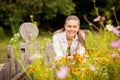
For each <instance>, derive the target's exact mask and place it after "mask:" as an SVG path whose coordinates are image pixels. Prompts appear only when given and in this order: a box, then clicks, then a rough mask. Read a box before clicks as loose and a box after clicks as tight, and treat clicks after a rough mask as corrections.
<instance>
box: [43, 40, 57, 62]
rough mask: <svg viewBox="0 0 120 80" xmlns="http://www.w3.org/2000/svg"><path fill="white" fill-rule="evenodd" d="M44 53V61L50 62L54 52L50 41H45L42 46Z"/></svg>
mask: <svg viewBox="0 0 120 80" xmlns="http://www.w3.org/2000/svg"><path fill="white" fill-rule="evenodd" d="M44 53H45V59H46V62H49V63H51V64H52V63H53V59H54V56H55V53H54V50H53V46H52V43H51V42H50V41H47V43H46V46H45V48H44Z"/></svg>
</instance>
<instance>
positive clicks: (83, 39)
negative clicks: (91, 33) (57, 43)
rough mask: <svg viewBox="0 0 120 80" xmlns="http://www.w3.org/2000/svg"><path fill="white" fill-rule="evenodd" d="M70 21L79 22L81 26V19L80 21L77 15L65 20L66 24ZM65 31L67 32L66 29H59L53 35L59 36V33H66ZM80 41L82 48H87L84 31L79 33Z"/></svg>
mask: <svg viewBox="0 0 120 80" xmlns="http://www.w3.org/2000/svg"><path fill="white" fill-rule="evenodd" d="M69 20H77V21H78V23H79V25H80V19H79V18H78V17H77V16H75V15H71V16H68V17H67V18H66V20H65V23H66V22H67V21H69ZM64 31H65V28H61V29H58V30H56V31H55V32H54V33H53V35H54V34H57V33H61V32H64ZM78 41H79V42H80V43H81V45H82V46H84V47H85V45H86V44H85V32H84V31H82V30H79V31H78Z"/></svg>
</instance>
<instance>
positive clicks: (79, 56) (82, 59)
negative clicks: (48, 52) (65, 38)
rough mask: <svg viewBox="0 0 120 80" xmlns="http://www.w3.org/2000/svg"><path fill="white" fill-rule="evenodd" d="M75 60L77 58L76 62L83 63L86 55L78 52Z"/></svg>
mask: <svg viewBox="0 0 120 80" xmlns="http://www.w3.org/2000/svg"><path fill="white" fill-rule="evenodd" d="M74 60H75V61H76V62H80V63H82V62H83V61H84V56H81V55H80V54H79V53H76V54H75V55H74Z"/></svg>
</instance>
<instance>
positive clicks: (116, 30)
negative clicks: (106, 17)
mask: <svg viewBox="0 0 120 80" xmlns="http://www.w3.org/2000/svg"><path fill="white" fill-rule="evenodd" d="M112 32H113V33H115V34H116V35H117V36H120V30H118V29H117V28H116V27H113V28H112Z"/></svg>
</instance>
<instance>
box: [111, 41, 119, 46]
mask: <svg viewBox="0 0 120 80" xmlns="http://www.w3.org/2000/svg"><path fill="white" fill-rule="evenodd" d="M111 47H112V48H118V47H120V40H118V41H114V42H112V43H111Z"/></svg>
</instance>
